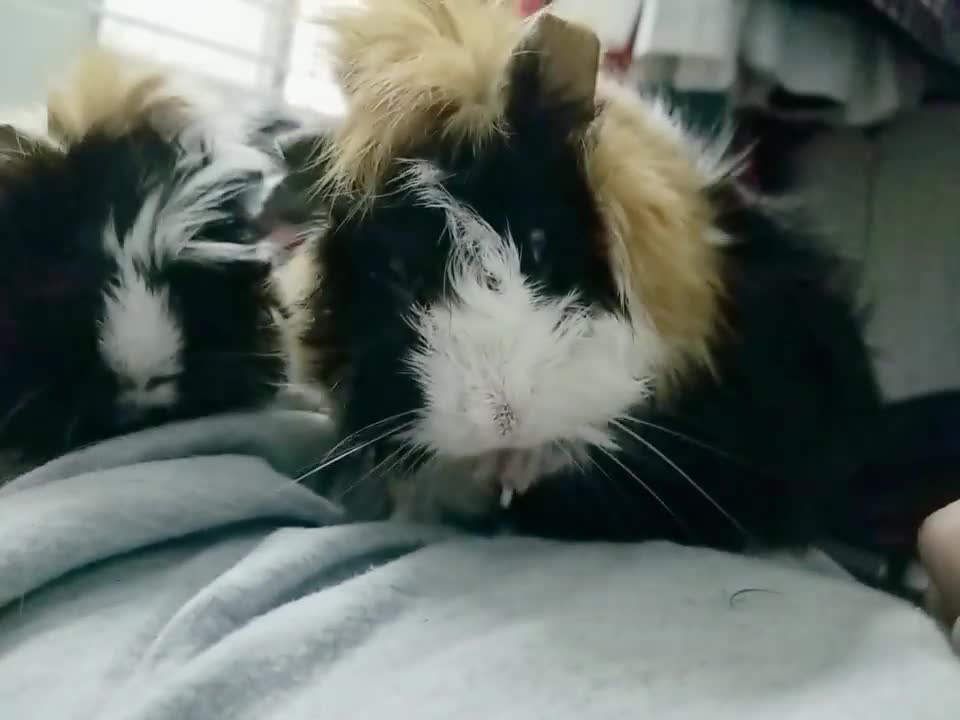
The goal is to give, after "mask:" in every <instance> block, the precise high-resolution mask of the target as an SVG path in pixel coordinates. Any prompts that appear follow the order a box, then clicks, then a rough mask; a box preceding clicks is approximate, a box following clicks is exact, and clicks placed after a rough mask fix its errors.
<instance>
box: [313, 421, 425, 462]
mask: <svg viewBox="0 0 960 720" xmlns="http://www.w3.org/2000/svg"><path fill="white" fill-rule="evenodd" d="M416 412H419V411H418V410H407V411H406V412H402V413H397V414H396V415H391V416H390V417H386V418H383V419H382V420H377V421H375V422H372V423H370V424H369V425H366V426H364V427H362V428H360V429H359V430H355V431H354V432H352V433H350V434H349V435H347V436H346V437H344V438H342V439H341V440H340V441H339V442H337V443H336V444H335V445H334V446H333V447H332V448H330V449H329V450H327V452H326V453H324V457H325V458H326V457H329V456H330V455H332V454H333V453H335V452H336V451H337V450H339V449H340V448H341V447H343V446H344V445H346V444H347V443H349V442H350V441H351V440H354V439H355V438H357V437H359V436H360V435H362V434H363V433H365V432H367V431H369V430H373V429H374V428H376V427H380V426H381V425H384V424H385V423H389V422H394V421H396V420H399V419H400V418H403V417H406V416H407V415H411V414H413V413H416ZM405 427H406V425H405ZM321 460H322V458H321Z"/></svg>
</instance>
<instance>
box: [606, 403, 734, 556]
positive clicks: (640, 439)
mask: <svg viewBox="0 0 960 720" xmlns="http://www.w3.org/2000/svg"><path fill="white" fill-rule="evenodd" d="M613 424H614V425H615V426H616V427H618V428H619V429H620V430H622V431H623V432H625V433H626V434H627V435H629V436H630V437H632V438H633V439H634V440H636V441H637V442H640V443H643V445H644V446H646V447H647V449H649V450H650V451H651V452H653V453H654V454H656V456H657V457H659V458H660V459H661V460H663V461H664V462H665V463H666V464H667V465H669V466H670V467H671V468H673V469H674V470H676V471H677V473H679V474H680V476H681V477H683V478H684V479H685V480H686V481H687V482H688V483H690V485H691V487H693V488H694V489H695V490H696V491H697V492H698V493H700V494H701V495H702V496H703V497H704V498H705V499H706V500H707V502H709V503H710V504H711V505H713V507H714V508H716V509H717V511H718V512H720V513H721V514H722V515H723V516H724V517H725V518H726V519H727V520H728V521H729V522H730V524H731V525H733V526H734V527H735V528H736V529H737V530H739V531H740V532H741V533H743V535H744V536H746V537H750V533H749V532H747V529H746V528H744V527H743V525H741V524H740V523H739V522H737V519H736V518H734V517H733V515H731V514H730V513H729V512H727V511H726V510H725V509H724V508H723V506H722V505H721V504H720V503H718V502H717V501H716V500H714V498H713V496H712V495H710V493H708V492H707V491H706V490H704V489H703V488H702V487H701V486H700V485H699V484H697V482H696V481H694V479H693V478H692V477H690V476H689V475H688V474H687V473H686V472H684V470H683V469H682V468H681V467H680V466H679V465H677V464H676V463H675V462H674V461H673V460H671V459H670V458H669V457H667V456H666V455H665V454H664V453H663V452H661V451H660V450H659V449H658V448H657V447H656V446H655V445H654V444H653V443H651V442H650V441H648V440H647V439H645V438H643V437H641V436H640V435H638V434H637V433H635V432H633V431H632V430H631V429H630V428H628V427H627V426H625V425H624V424H623V423H621V422H619V421H616V420H615V421H614V422H613Z"/></svg>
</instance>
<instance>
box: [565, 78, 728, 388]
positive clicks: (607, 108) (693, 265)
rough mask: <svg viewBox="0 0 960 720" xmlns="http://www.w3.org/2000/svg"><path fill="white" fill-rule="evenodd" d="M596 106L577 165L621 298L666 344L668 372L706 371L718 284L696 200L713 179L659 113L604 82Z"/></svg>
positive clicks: (716, 263) (706, 207) (705, 218)
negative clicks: (603, 231)
mask: <svg viewBox="0 0 960 720" xmlns="http://www.w3.org/2000/svg"><path fill="white" fill-rule="evenodd" d="M599 99H600V100H601V102H602V103H603V104H602V110H601V112H600V113H599V114H598V116H597V119H596V120H595V121H594V122H593V125H592V126H591V128H590V130H589V132H588V136H587V138H586V142H585V144H584V161H585V162H584V165H585V168H586V171H587V176H588V178H589V183H590V187H591V188H592V189H593V192H594V197H595V199H596V201H597V203H598V205H599V207H600V211H601V213H602V215H603V217H604V220H605V223H606V227H607V238H608V242H609V253H610V259H611V265H612V266H613V269H614V274H615V276H617V281H618V285H619V287H620V292H621V295H622V296H623V298H624V301H625V302H626V303H627V307H628V308H630V310H631V312H643V311H645V312H646V313H647V314H648V316H649V318H650V320H651V321H652V322H653V325H654V327H655V328H656V329H657V331H658V332H659V333H660V335H661V336H663V337H664V339H666V340H667V343H668V345H669V346H670V348H671V349H672V350H673V351H674V357H673V358H671V363H670V364H671V366H672V368H673V369H675V370H683V369H685V368H686V367H687V366H688V365H689V364H691V363H692V364H694V365H700V366H703V365H709V364H710V360H709V358H710V346H711V344H712V340H713V339H714V335H715V333H716V330H717V326H718V317H719V300H720V292H721V287H722V281H721V277H720V256H719V254H718V252H717V249H716V247H715V246H714V245H713V244H712V243H711V242H710V240H711V239H712V238H713V237H714V236H715V235H717V234H718V231H717V230H716V228H715V227H714V210H713V208H712V207H711V205H710V203H709V202H708V200H707V198H706V196H705V193H704V191H705V190H706V188H707V185H708V184H709V183H710V182H711V181H713V180H716V179H717V178H715V177H712V176H711V175H710V174H706V173H705V168H703V162H702V158H698V157H697V153H698V152H700V151H701V150H702V148H701V147H700V146H699V145H698V144H696V143H695V142H694V141H693V140H692V139H690V138H687V137H685V136H684V133H683V132H682V131H681V130H680V128H679V127H677V126H676V125H675V124H674V122H673V120H672V119H671V118H670V117H669V116H668V115H667V113H666V112H665V111H664V110H663V109H661V108H659V107H657V106H655V105H653V104H652V103H650V102H648V101H644V100H642V99H641V98H638V97H637V96H636V94H635V93H634V92H633V91H631V90H629V89H626V88H620V87H618V86H617V85H615V84H614V83H612V82H609V81H608V82H603V83H601V85H600V87H599Z"/></svg>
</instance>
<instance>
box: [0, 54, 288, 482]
mask: <svg viewBox="0 0 960 720" xmlns="http://www.w3.org/2000/svg"><path fill="white" fill-rule="evenodd" d="M238 117H239V116H238V115H237V114H234V113H227V112H224V111H222V110H221V109H220V108H219V106H218V105H217V104H216V103H214V102H213V101H212V99H210V98H206V97H203V96H201V95H200V94H198V93H196V92H195V91H194V90H192V89H189V90H188V89H184V88H181V87H179V86H178V84H177V83H176V82H174V80H173V78H171V77H170V76H168V75H167V74H166V73H165V72H163V71H160V70H155V69H152V68H146V67H142V68H141V67H138V66H136V65H133V64H131V62H130V61H129V60H127V59H124V58H121V57H118V56H114V55H112V54H111V53H108V52H101V51H96V52H91V53H89V54H87V55H86V56H84V57H83V58H82V59H81V60H80V62H78V63H77V64H76V67H75V68H74V71H73V72H72V73H70V74H69V75H68V77H67V79H66V80H65V82H64V83H63V84H62V86H60V87H57V88H56V89H55V90H53V91H52V92H51V93H50V96H49V98H48V101H47V102H46V104H45V105H44V106H43V107H40V108H38V109H36V110H34V111H31V112H29V113H20V114H17V115H15V116H11V117H9V118H2V119H0V247H2V251H3V258H4V262H3V264H2V265H0V450H3V451H4V452H5V454H7V455H8V456H10V455H13V456H17V457H19V458H20V459H21V460H20V462H21V463H26V464H27V465H28V466H29V465H30V464H36V463H39V462H42V461H44V460H46V459H49V458H51V457H54V456H56V455H59V454H62V453H64V452H66V451H68V450H71V449H74V448H76V447H78V446H81V445H85V444H89V443H91V442H94V441H97V440H101V439H103V438H107V437H111V436H114V435H119V434H122V433H125V432H128V431H131V430H135V429H138V428H142V427H145V426H148V425H155V424H158V423H161V422H166V421H169V420H176V419H182V418H189V417H197V416H202V415H208V414H212V413H217V412H222V411H228V410H239V409H244V408H255V407H258V406H261V405H263V404H264V403H266V402H269V401H271V400H272V399H273V398H274V397H275V395H276V393H277V391H278V388H280V387H281V386H282V385H283V384H284V383H285V382H286V381H287V378H288V361H287V358H288V355H289V353H288V351H287V347H286V340H285V335H284V332H283V327H282V324H281V319H282V318H281V316H280V314H279V309H280V304H279V302H278V296H277V293H276V290H275V288H274V287H273V285H272V283H271V272H272V270H273V268H274V267H275V265H276V264H277V262H279V260H280V259H282V252H281V251H282V250H283V248H277V247H276V246H275V245H274V244H273V243H272V242H271V239H270V238H269V232H267V231H265V230H264V229H263V228H261V227H260V226H259V225H258V222H257V218H258V216H259V214H260V211H261V207H262V206H263V204H264V202H265V200H266V198H267V197H268V196H269V195H270V193H271V191H272V189H273V188H274V187H275V186H276V184H277V183H278V182H279V179H281V178H282V177H283V166H282V165H283V164H282V162H281V159H280V158H279V156H278V155H277V154H276V153H275V152H272V151H271V150H270V147H271V137H270V136H271V130H270V129H269V128H267V127H266V126H264V127H262V128H260V127H257V126H256V125H255V124H254V123H253V122H252V121H251V122H249V123H248V122H246V121H245V120H241V119H238Z"/></svg>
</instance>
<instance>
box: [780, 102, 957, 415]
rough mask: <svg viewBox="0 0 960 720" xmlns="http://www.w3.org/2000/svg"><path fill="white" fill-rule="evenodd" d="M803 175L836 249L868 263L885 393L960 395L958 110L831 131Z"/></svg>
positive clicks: (809, 152) (811, 151)
mask: <svg viewBox="0 0 960 720" xmlns="http://www.w3.org/2000/svg"><path fill="white" fill-rule="evenodd" d="M795 169H796V171H797V174H798V175H799V177H800V178H801V181H802V184H803V186H804V187H805V194H806V195H807V197H808V198H809V199H810V201H811V203H812V204H813V206H814V208H815V209H816V211H817V213H818V215H819V217H820V218H821V219H822V221H823V222H824V223H825V224H826V225H827V227H828V229H829V230H832V231H833V236H834V238H835V241H836V243H837V246H838V247H839V248H840V249H841V250H843V251H845V252H846V253H848V254H850V255H852V256H854V257H857V258H860V259H861V260H863V261H864V267H865V281H866V285H865V297H866V298H867V299H868V300H869V301H870V302H871V303H872V305H873V317H872V320H871V324H870V340H871V343H872V344H873V345H874V348H875V350H876V353H877V355H876V357H877V368H878V372H879V374H880V378H881V382H882V383H883V386H884V389H885V391H886V393H887V395H888V396H889V397H891V398H902V397H905V396H909V395H915V394H921V393H926V392H932V391H937V390H943V389H950V388H952V389H960V108H957V107H939V108H925V109H923V110H920V111H917V112H914V113H912V114H910V115H907V116H905V117H904V118H902V119H901V120H899V121H897V122H895V123H893V124H892V126H890V127H888V128H886V129H884V130H882V131H880V132H878V133H877V134H876V135H873V136H871V137H869V138H868V137H867V136H865V135H864V134H863V133H861V132H858V131H852V130H844V131H837V132H833V133H830V134H826V135H824V136H821V137H819V138H818V139H816V140H814V141H813V142H812V143H811V144H810V145H809V146H807V147H806V148H804V151H803V152H802V153H801V154H800V155H799V156H798V158H797V166H796V168H795Z"/></svg>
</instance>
